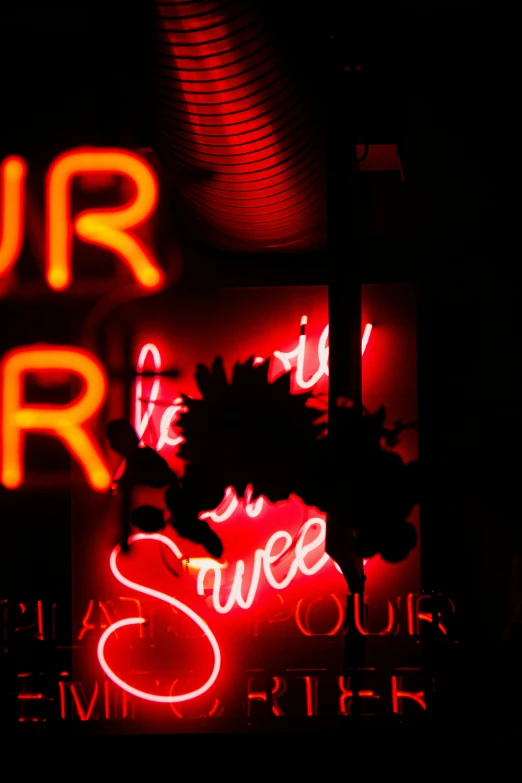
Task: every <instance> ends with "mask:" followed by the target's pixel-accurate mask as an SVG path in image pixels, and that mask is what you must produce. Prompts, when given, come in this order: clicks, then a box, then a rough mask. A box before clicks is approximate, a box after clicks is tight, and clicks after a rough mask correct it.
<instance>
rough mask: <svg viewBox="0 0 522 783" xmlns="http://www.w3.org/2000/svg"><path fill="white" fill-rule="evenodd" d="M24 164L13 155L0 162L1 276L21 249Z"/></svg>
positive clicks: (9, 267)
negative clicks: (0, 163)
mask: <svg viewBox="0 0 522 783" xmlns="http://www.w3.org/2000/svg"><path fill="white" fill-rule="evenodd" d="M25 173H26V165H25V163H24V161H23V160H22V158H18V157H17V156H16V155H11V157H9V158H6V159H5V160H4V162H3V163H2V165H1V166H0V276H1V275H5V273H6V272H8V271H9V270H10V269H11V267H12V266H13V264H14V263H15V261H16V259H17V258H18V254H19V253H20V248H21V247H22V239H23V233H24V220H23V214H24V179H25Z"/></svg>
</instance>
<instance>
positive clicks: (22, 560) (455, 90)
mask: <svg viewBox="0 0 522 783" xmlns="http://www.w3.org/2000/svg"><path fill="white" fill-rule="evenodd" d="M11 5H12V4H11ZM259 5H260V7H261V8H262V15H263V18H264V19H265V21H266V25H267V28H268V29H269V30H270V31H271V35H272V36H273V40H275V41H277V42H279V44H280V45H281V47H282V49H283V50H284V51H285V53H286V58H287V61H288V63H289V66H288V67H289V68H290V69H292V68H293V69H295V70H296V71H297V72H298V73H299V74H300V76H301V79H302V81H304V83H305V84H306V85H307V96H308V98H309V99H310V102H311V104H312V105H314V106H315V107H317V110H316V112H315V114H316V116H317V117H319V118H320V117H321V112H322V111H324V110H325V109H326V108H327V106H328V104H327V102H326V101H325V95H326V93H327V92H328V91H327V90H326V89H325V86H324V85H325V84H326V83H328V80H329V79H330V78H331V75H330V72H329V61H328V58H327V56H326V49H327V45H328V44H327V35H326V34H325V32H324V31H325V30H327V29H328V20H327V16H328V14H327V11H326V10H325V4H324V3H323V4H318V5H316V6H314V8H313V9H311V10H310V11H307V12H306V14H305V13H304V12H303V11H302V10H301V9H302V5H301V4H300V3H295V2H293V1H292V2H288V3H284V4H283V3H282V2H279V3H275V2H272V1H271V0H269V1H268V0H267V1H266V2H264V3H260V4H259ZM283 5H284V6H285V9H284V13H283V12H282V6H283ZM329 5H330V6H331V15H332V16H333V17H334V18H335V19H336V24H335V30H336V36H337V41H338V51H339V53H340V56H341V58H342V59H343V60H344V62H345V63H350V64H351V66H352V70H350V71H348V72H346V71H345V77H344V83H342V84H341V87H340V89H339V93H338V108H337V109H336V112H337V116H338V117H339V118H341V120H342V122H343V123H346V124H347V125H346V127H349V128H350V130H349V134H351V135H348V134H347V138H351V139H352V140H355V141H356V143H357V144H365V143H369V144H397V145H399V153H400V157H401V166H402V171H403V175H404V181H403V182H402V181H401V179H400V177H399V176H398V175H397V176H389V175H388V176H386V175H381V176H380V178H379V175H378V174H377V173H375V172H372V173H371V174H369V175H368V178H367V180H366V184H365V185H364V186H363V188H362V195H361V200H360V203H359V204H358V206H357V215H358V216H359V218H360V219H359V220H358V221H357V225H358V229H357V236H356V237H355V238H353V237H348V238H347V240H346V241H347V247H356V249H357V259H358V267H359V270H360V278H361V282H363V283H413V284H415V286H416V290H417V297H418V308H417V323H418V372H419V374H418V383H419V400H418V402H419V417H420V418H419V422H420V423H419V454H420V462H421V477H422V479H421V480H422V486H421V524H422V584H423V588H424V589H425V590H427V591H430V590H435V591H436V592H439V593H441V594H444V595H450V596H452V597H453V598H454V600H455V602H456V603H457V605H458V630H457V635H458V639H459V644H458V649H457V646H455V650H454V651H452V655H451V659H449V660H448V662H446V663H444V664H443V665H445V666H446V669H447V671H446V675H445V680H444V682H445V685H444V687H443V688H442V691H441V697H440V698H441V702H440V707H439V709H440V715H441V716H443V717H442V720H441V723H442V724H448V723H449V724H451V721H452V716H453V715H462V714H464V715H465V716H466V717H465V718H464V719H463V720H464V722H465V723H466V727H467V728H466V732H465V734H466V738H460V735H459V731H461V730H459V729H456V730H455V732H454V733H453V734H452V737H453V738H452V747H456V749H457V750H459V749H461V748H463V747H464V746H466V747H467V743H468V742H469V740H470V739H472V740H473V741H474V738H475V737H477V736H479V735H480V736H485V737H488V738H489V739H488V743H490V744H492V745H494V747H496V748H497V749H498V753H499V754H503V753H504V750H505V749H506V748H509V746H510V743H512V744H515V743H516V739H515V740H513V739H511V737H512V736H513V735H512V729H513V726H516V727H518V732H519V733H520V725H521V721H520V708H519V704H520V698H521V697H522V690H521V681H520V673H519V671H518V668H519V666H518V664H517V659H518V660H520V652H521V641H520V630H519V629H520V624H521V623H522V536H521V532H520V526H519V516H520V514H519V508H518V497H517V498H515V487H517V485H518V469H519V460H518V458H515V456H514V455H515V454H516V453H517V452H518V446H519V443H520V355H521V345H520V328H519V323H518V317H517V316H518V309H519V301H520V285H519V283H517V282H516V276H515V274H514V272H513V271H512V268H513V266H514V263H510V262H509V260H508V259H509V258H512V259H514V258H515V253H516V250H515V251H511V253H510V254H508V253H506V252H505V248H504V247H503V246H502V242H501V236H502V235H503V230H502V231H501V229H500V220H499V219H498V206H497V194H496V186H495V183H494V182H493V177H492V174H491V168H490V167H489V164H488V165H486V163H485V148H486V146H487V148H488V149H489V152H490V154H491V155H494V156H495V155H497V153H498V149H497V146H498V145H497V144H496V143H491V141H490V142H489V143H488V144H487V145H486V144H485V139H487V138H488V134H489V132H490V128H491V127H492V125H493V124H494V123H493V118H494V117H495V116H496V112H497V107H496V102H497V101H494V100H493V99H492V98H491V95H490V93H491V92H492V90H491V87H492V84H491V82H492V75H491V72H490V71H489V70H488V69H487V68H484V70H480V67H481V66H480V62H479V61H480V56H479V55H476V54H475V53H473V52H472V51H471V49H472V47H471V44H470V38H471V37H472V36H471V34H470V17H473V18H474V14H473V11H471V10H470V9H464V8H460V9H455V8H454V6H453V7H452V10H451V12H450V11H449V10H446V9H438V10H437V9H431V10H426V11H423V12H422V13H420V12H413V11H411V10H407V11H404V10H403V11H396V12H391V11H390V10H388V11H387V13H386V15H384V14H380V13H368V14H367V15H364V14H363V13H361V12H359V13H357V12H356V13H355V14H352V13H351V12H349V11H348V10H346V9H344V10H342V11H339V9H338V8H336V4H335V3H331V4H329ZM129 9H132V10H129ZM477 24H478V21H477ZM0 36H1V38H0V42H1V43H0V74H1V80H2V82H1V94H2V121H1V127H0V160H1V159H3V158H5V157H6V156H7V155H13V154H17V155H20V156H22V157H23V158H24V159H25V160H26V161H27V163H28V166H29V174H28V183H29V184H30V186H31V193H32V199H33V205H34V211H35V214H37V213H38V212H40V213H41V210H42V208H43V184H42V183H43V180H44V174H45V171H46V168H47V166H48V164H49V163H50V161H51V160H52V159H53V158H54V157H55V156H56V155H57V154H58V153H60V152H62V151H64V150H67V149H71V148H73V147H75V146H79V145H88V144H92V145H99V146H102V145H105V146H118V147H123V148H128V149H135V148H152V149H153V150H158V149H161V148H162V146H161V145H162V143H163V140H164V139H163V137H162V135H161V132H160V131H159V119H158V114H157V112H156V104H155V92H154V90H155V88H154V85H155V84H156V83H157V63H156V62H154V61H153V59H152V57H151V55H150V53H151V51H152V49H153V46H154V27H153V24H152V22H151V17H150V13H149V7H148V4H147V3H135V4H133V5H132V6H128V4H123V3H116V2H105V3H99V2H92V3H90V4H89V5H87V4H83V5H80V4H78V5H76V6H75V7H74V8H67V9H65V8H56V7H47V4H41V5H40V6H39V7H38V9H34V8H28V9H27V8H24V9H23V10H22V9H18V8H16V7H15V6H14V5H12V8H11V9H9V8H7V7H6V8H4V7H3V8H2V12H1V15H0ZM356 65H362V66H363V68H362V71H360V72H358V71H356V70H354V68H355V66H356ZM479 72H480V73H479ZM343 85H344V86H343ZM296 111H297V110H296ZM318 122H319V124H320V121H318ZM310 133H312V131H310ZM292 143H294V142H292ZM295 143H298V142H295ZM335 143H336V144H339V143H341V144H342V134H340V133H338V134H337V135H336V139H335ZM307 154H308V153H307ZM344 154H345V152H344V151H343V150H340V151H339V156H340V159H341V158H342V157H343V155H344ZM310 155H311V153H310ZM329 155H330V159H329V165H331V161H332V155H333V153H332V152H331V151H329ZM310 159H311V158H310ZM310 165H311V164H310ZM176 172H177V174H179V177H181V180H180V181H181V182H182V183H183V187H185V186H186V188H187V189H190V188H191V187H193V179H191V177H193V176H194V174H193V172H191V171H189V172H188V173H187V170H186V168H184V167H183V165H182V166H181V169H180V170H179V171H178V170H177V169H176V168H174V174H172V170H171V174H170V175H169V177H170V179H169V182H168V184H167V185H166V189H167V191H168V194H169V204H170V205H171V213H170V214H169V215H167V216H166V218H165V222H166V223H168V225H169V229H168V231H167V232H166V234H165V236H163V235H161V239H160V242H162V243H163V245H162V247H164V248H166V247H172V246H173V244H174V250H173V251H172V254H173V258H174V260H173V261H172V259H171V260H170V261H169V259H168V253H165V254H163V255H162V256H161V263H163V262H164V259H166V260H165V266H166V267H168V266H169V263H170V264H173V266H174V268H175V274H176V275H177V278H178V283H177V284H178V285H179V288H180V291H183V289H184V288H185V289H186V290H187V291H189V292H191V295H192V294H193V292H194V291H199V290H202V291H203V292H204V293H205V294H207V293H208V294H209V295H210V293H211V292H212V290H213V289H214V288H215V287H216V286H217V285H218V284H219V285H225V286H226V285H234V286H255V285H261V286H288V285H324V284H326V283H328V265H327V263H326V257H327V254H326V249H325V248H326V245H325V242H324V237H321V236H320V232H319V230H317V231H318V233H317V236H316V235H315V234H314V233H313V232H314V231H315V230H316V229H315V228H313V230H312V229H310V232H309V237H312V239H311V240H310V242H308V244H307V242H303V243H302V244H301V245H298V246H297V248H295V247H294V248H291V247H289V248H284V247H283V248H282V249H281V248H278V249H277V250H276V251H275V252H271V251H270V249H269V242H270V241H272V238H271V237H268V239H267V240H266V242H265V246H263V247H261V249H259V247H249V246H248V242H247V241H246V240H244V238H242V237H240V241H239V240H237V242H238V246H237V248H236V249H235V250H234V249H232V250H231V249H230V246H229V247H227V246H226V243H225V244H223V243H222V244H221V246H220V244H219V241H218V240H216V235H215V234H214V233H212V230H209V231H208V232H207V231H206V229H202V228H201V223H200V222H199V218H197V217H194V213H193V212H185V211H184V210H185V206H184V201H183V199H182V198H181V197H180V195H179V193H178V192H177V191H176V186H175V180H176V176H177V174H176ZM395 174H397V173H396V172H395ZM183 177H185V178H186V179H183ZM372 178H373V179H372ZM335 181H336V182H337V185H336V187H337V188H339V187H340V185H339V182H338V180H335ZM310 182H315V180H314V179H313V176H312V174H310ZM197 187H200V191H198V192H202V193H206V192H207V191H205V190H204V188H205V187H206V185H205V180H204V177H203V175H202V184H201V183H199V184H198V185H197ZM314 187H315V185H314ZM209 188H210V190H209V191H208V192H210V193H211V194H212V192H213V191H212V184H211V185H209ZM317 188H318V190H317V192H319V185H318V186H317ZM187 192H189V191H188V190H187ZM314 193H315V191H314V190H313V187H312V185H310V187H309V190H307V191H306V193H305V196H300V197H299V198H301V199H305V197H306V198H310V199H312V198H313V197H315V196H314V195H313V194H314ZM310 194H312V195H310ZM335 195H336V194H335V193H334V198H335ZM202 198H203V197H202ZM339 198H340V199H344V198H345V194H343V193H339ZM209 199H210V196H209ZM296 199H297V197H296ZM208 203H209V204H210V206H209V207H208V210H209V212H208V214H210V213H212V214H214V213H213V212H212V210H214V208H215V205H213V204H212V203H211V202H210V201H209V202H208ZM299 203H301V202H299ZM303 203H306V204H307V203H308V202H306V201H304V202H303ZM310 203H312V201H310ZM162 208H163V207H162ZM216 209H217V210H218V211H219V204H218V206H217V207H216ZM304 214H305V215H306V214H308V213H304ZM312 214H313V215H315V212H313V210H312V207H310V215H312ZM164 217H165V216H164ZM310 220H312V218H310ZM314 220H315V218H314ZM310 225H312V224H310ZM314 226H315V224H314ZM36 233H38V227H37V229H36ZM348 233H349V231H348V229H347V234H348ZM245 236H246V234H245ZM267 236H268V234H267ZM289 236H290V235H289ZM173 238H174V239H173ZM290 240H292V241H293V236H290ZM290 240H289V241H290ZM234 241H236V240H234ZM264 241H265V240H264V239H262V241H261V240H259V242H258V244H261V245H262V243H263V242H264ZM285 241H286V239H285ZM274 242H275V240H274ZM241 243H242V244H241ZM36 244H37V243H36ZM107 258H109V256H107ZM179 258H182V259H183V263H182V264H181V265H180V264H179ZM110 263H112V262H110ZM79 264H80V265H82V264H83V267H82V268H83V269H86V268H90V269H91V272H90V273H89V274H97V272H98V270H96V269H95V270H94V272H93V271H92V270H93V268H94V267H92V266H90V267H89V264H90V256H89V255H88V254H86V255H85V258H83V257H79ZM39 265H40V259H39V258H38V250H37V249H36V251H35V244H34V243H33V242H32V241H29V240H28V239H26V241H25V242H24V245H23V249H22V253H21V256H20V258H19V260H18V262H17V269H18V272H19V277H20V280H22V281H23V282H24V283H34V284H35V285H36V281H38V280H39V279H41V271H40V269H39ZM202 280H204V281H205V283H204V285H203V284H202V282H201V281H202ZM41 291H43V292H44V294H43V295H41V296H40V295H38V294H36V295H33V296H31V297H28V298H26V299H16V298H14V297H9V296H4V298H3V299H2V305H1V313H2V329H1V332H0V355H2V354H3V353H5V352H6V351H7V350H9V349H10V348H12V347H14V346H16V345H22V344H27V343H33V342H41V341H44V342H50V343H60V342H61V343H71V344H75V343H76V344H77V343H78V341H79V336H80V333H81V329H82V325H83V323H84V320H85V317H86V315H87V312H88V311H89V310H90V309H91V307H92V305H93V303H94V301H95V300H94V299H91V300H85V299H84V300H78V299H69V298H67V297H62V296H61V295H59V294H55V293H50V292H46V293H45V289H44V287H43V286H42V288H41ZM36 467H38V466H36ZM64 467H65V468H67V464H66V463H64ZM0 498H1V501H0V502H1V506H0V508H1V518H2V524H3V546H2V547H1V548H0V568H1V571H0V598H3V597H4V596H7V595H20V596H21V595H23V596H25V598H26V599H27V600H31V598H34V597H36V596H37V597H38V598H41V597H44V598H45V594H47V595H49V596H51V595H53V596H54V595H60V597H61V600H63V601H64V602H65V603H66V602H67V601H68V600H70V582H71V573H70V566H69V563H70V556H69V553H70V548H71V538H70V536H71V533H70V508H71V497H70V493H69V492H68V491H67V490H66V489H62V490H57V491H53V492H49V491H46V492H40V491H34V492H20V493H12V492H8V491H6V490H4V489H1V490H0ZM20 600H22V599H20ZM517 629H518V631H517ZM508 631H509V634H508V635H506V634H507V632H508ZM517 712H518V717H517ZM2 714H3V716H5V717H4V719H5V722H6V726H7V730H8V731H9V730H14V729H13V727H12V726H11V725H10V723H9V715H8V710H4V711H3V713H2ZM459 720H460V718H459ZM435 723H436V726H435V728H434V727H433V725H430V728H429V730H427V731H424V734H423V735H422V736H423V740H422V742H423V743H425V744H424V745H423V747H426V748H428V749H429V748H430V742H431V741H432V740H431V739H430V737H432V736H433V735H430V732H438V731H439V728H440V726H439V724H438V723H437V722H435ZM38 728H39V727H38V725H36V724H35V725H33V726H30V725H28V724H20V725H19V726H18V727H16V729H17V734H20V736H22V735H23V732H24V731H25V732H26V736H27V737H29V736H31V737H32V736H33V735H34V736H35V737H37V736H38V734H37V732H36V730H37V729H38ZM45 728H47V729H49V727H48V726H47V727H45ZM290 731H291V730H290ZM441 731H442V730H441ZM28 732H30V734H29V733H28ZM35 732H36V733H35ZM449 733H450V732H449V731H448V734H449ZM49 734H50V735H52V732H50V731H49V730H48V731H47V735H49ZM437 736H439V735H437ZM442 736H443V737H446V734H445V733H444V731H442ZM517 736H519V735H517ZM426 737H427V738H426ZM207 739H209V738H208V737H207V738H205V740H207ZM250 739H252V738H250ZM254 739H255V738H254ZM171 740H172V743H173V744H174V741H175V738H171ZM202 740H203V738H202ZM261 741H262V740H261V739H258V742H259V743H261ZM292 741H293V740H292ZM374 741H375V740H373V739H372V738H371V736H370V738H369V739H368V740H367V746H368V747H369V748H371V747H372V743H373V742H374ZM379 741H380V740H379ZM433 741H434V740H433ZM444 741H445V740H444ZM325 742H326V740H325ZM495 743H497V744H495ZM233 744H234V743H233V742H232V743H231V747H232V746H233ZM401 747H402V746H401Z"/></svg>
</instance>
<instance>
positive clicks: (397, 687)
mask: <svg viewBox="0 0 522 783" xmlns="http://www.w3.org/2000/svg"><path fill="white" fill-rule="evenodd" d="M402 687H403V686H402V677H397V675H395V674H393V675H392V708H393V711H394V712H395V713H396V714H397V715H402V700H403V699H411V701H415V702H416V703H417V704H419V705H420V706H421V707H422V709H423V710H425V709H426V702H425V701H424V692H423V691H417V692H416V693H411V692H410V691H403V690H402ZM399 699H400V700H401V701H399Z"/></svg>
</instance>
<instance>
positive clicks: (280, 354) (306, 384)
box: [274, 315, 373, 389]
mask: <svg viewBox="0 0 522 783" xmlns="http://www.w3.org/2000/svg"><path fill="white" fill-rule="evenodd" d="M307 325H308V316H306V315H303V317H302V318H301V329H300V334H299V341H298V343H297V346H296V347H295V348H294V349H293V350H292V351H286V352H285V351H274V356H275V357H276V359H279V360H280V361H281V363H282V365H283V367H284V368H285V370H286V371H287V372H288V371H290V370H291V369H292V359H296V368H295V380H296V383H297V385H298V386H299V387H300V388H301V389H311V388H312V387H313V386H315V384H316V383H317V382H318V381H319V380H320V379H321V378H322V377H323V375H328V374H329V368H328V356H329V349H328V345H327V342H328V334H329V328H330V327H329V325H328V324H327V325H326V326H325V327H324V329H323V331H322V333H321V336H320V338H319V344H318V346H317V358H318V359H319V367H318V368H317V370H316V371H315V372H314V374H313V375H312V376H311V377H310V378H308V380H305V377H304V361H305V354H306V339H307V336H306V327H307ZM372 329H373V324H371V323H367V324H366V326H365V327H364V331H363V335H362V340H361V355H362V356H364V352H365V351H366V347H367V345H368V341H369V339H370V335H371V333H372Z"/></svg>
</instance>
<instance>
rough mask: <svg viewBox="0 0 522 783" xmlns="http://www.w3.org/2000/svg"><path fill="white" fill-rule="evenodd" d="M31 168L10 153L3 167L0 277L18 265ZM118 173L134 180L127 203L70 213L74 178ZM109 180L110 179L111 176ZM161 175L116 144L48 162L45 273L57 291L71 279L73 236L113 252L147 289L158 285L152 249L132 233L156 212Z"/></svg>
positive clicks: (73, 152) (0, 182)
mask: <svg viewBox="0 0 522 783" xmlns="http://www.w3.org/2000/svg"><path fill="white" fill-rule="evenodd" d="M26 171H27V166H26V164H25V162H24V161H23V160H22V158H19V157H16V156H11V157H9V158H6V159H5V160H4V161H3V163H2V165H1V166H0V210H1V211H0V228H1V233H0V276H2V275H5V274H7V273H8V272H9V271H10V270H11V269H12V267H13V266H14V264H15V263H16V261H17V259H18V256H19V254H20V250H21V247H22V240H23V226H24V187H25V175H26ZM86 175H91V176H92V175H102V176H103V175H105V176H107V175H112V176H114V175H117V176H120V177H124V178H125V180H126V181H130V182H131V183H132V185H133V187H134V190H135V195H134V198H133V199H132V200H131V201H130V202H129V203H127V204H124V205H123V206H118V207H114V208H103V209H98V210H94V209H90V210H85V211H83V212H81V213H80V214H79V215H76V217H75V218H72V217H71V209H70V191H71V184H72V182H73V180H74V179H75V178H79V179H80V181H82V180H84V179H85V176H86ZM109 181H110V180H109ZM158 191H159V186H158V179H157V176H156V172H155V171H154V169H153V168H152V166H151V165H150V164H149V163H148V162H147V161H146V160H144V159H143V158H141V157H139V156H138V155H136V154H135V153H134V152H130V151H129V150H123V149H113V148H92V149H77V150H69V151H68V152H64V153H63V154H62V155H59V156H58V157H57V158H56V159H55V160H54V161H53V162H52V163H51V165H50V167H49V170H48V172H47V178H46V249H45V264H46V270H45V277H46V281H47V284H48V285H49V286H50V287H51V288H53V289H54V290H55V291H63V290H65V289H66V288H68V286H69V285H70V283H71V279H72V264H71V243H72V238H73V235H74V234H75V235H76V236H77V237H78V238H79V239H82V240H83V241H84V242H87V243H89V244H93V245H97V246H98V247H103V248H106V249H108V250H110V251H111V252H112V253H114V254H115V255H116V256H117V257H118V258H119V259H121V260H122V261H123V262H124V263H125V264H126V265H127V266H128V267H129V269H130V271H131V273H132V275H133V276H134V278H135V280H136V282H137V283H138V284H139V285H141V286H142V287H143V288H149V289H155V288H158V287H159V286H160V285H161V284H162V282H163V279H164V276H163V272H162V270H161V268H160V267H159V266H158V264H157V262H156V260H155V258H154V255H153V253H152V250H151V249H150V248H148V247H146V246H145V245H144V244H143V243H142V242H141V241H140V240H139V239H138V237H137V236H136V235H135V234H134V233H133V229H137V228H139V227H140V226H142V225H143V224H144V223H145V222H146V221H147V220H148V219H149V218H150V217H151V215H152V214H153V212H154V210H155V209H156V205H157V201H158Z"/></svg>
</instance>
